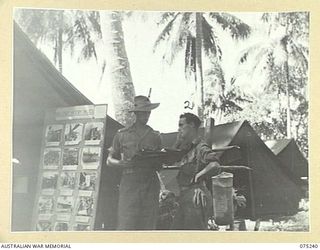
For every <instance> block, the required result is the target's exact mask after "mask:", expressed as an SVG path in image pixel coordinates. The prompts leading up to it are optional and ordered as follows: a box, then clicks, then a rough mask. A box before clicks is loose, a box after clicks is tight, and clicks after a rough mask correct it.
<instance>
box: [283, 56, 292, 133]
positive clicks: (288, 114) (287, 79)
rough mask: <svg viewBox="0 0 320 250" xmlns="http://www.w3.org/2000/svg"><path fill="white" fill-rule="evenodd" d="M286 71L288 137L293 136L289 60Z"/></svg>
mask: <svg viewBox="0 0 320 250" xmlns="http://www.w3.org/2000/svg"><path fill="white" fill-rule="evenodd" d="M284 71H285V75H286V99H287V100H286V102H287V103H286V104H287V105H286V106H287V107H286V109H287V138H288V139H290V138H291V113H290V79H289V67H288V60H286V62H285V63H284Z"/></svg>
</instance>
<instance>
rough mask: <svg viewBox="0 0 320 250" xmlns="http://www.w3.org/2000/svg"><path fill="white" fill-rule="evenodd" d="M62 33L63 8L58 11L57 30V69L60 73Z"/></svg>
mask: <svg viewBox="0 0 320 250" xmlns="http://www.w3.org/2000/svg"><path fill="white" fill-rule="evenodd" d="M62 33H63V10H61V11H60V12H59V30H58V44H57V49H58V64H59V71H60V73H62V47H63V41H62Z"/></svg>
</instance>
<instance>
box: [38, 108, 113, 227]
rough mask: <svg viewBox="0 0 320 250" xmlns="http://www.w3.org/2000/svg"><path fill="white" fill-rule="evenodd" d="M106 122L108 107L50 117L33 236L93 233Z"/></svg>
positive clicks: (55, 112)
mask: <svg viewBox="0 0 320 250" xmlns="http://www.w3.org/2000/svg"><path fill="white" fill-rule="evenodd" d="M106 120H107V105H85V106H74V107H68V108H58V109H56V110H51V111H48V112H47V114H46V118H45V124H44V125H45V126H44V131H43V137H42V138H43V141H42V149H41V159H40V167H39V176H38V185H37V194H36V201H35V205H34V216H33V225H34V230H36V231H89V230H93V228H94V221H95V215H96V210H97V202H98V193H99V183H100V173H101V166H102V161H103V160H104V150H103V147H104V140H105V129H106Z"/></svg>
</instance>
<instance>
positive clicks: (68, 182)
mask: <svg viewBox="0 0 320 250" xmlns="http://www.w3.org/2000/svg"><path fill="white" fill-rule="evenodd" d="M76 181H77V173H76V172H70V171H63V172H61V174H60V194H61V195H73V191H74V190H75V189H76Z"/></svg>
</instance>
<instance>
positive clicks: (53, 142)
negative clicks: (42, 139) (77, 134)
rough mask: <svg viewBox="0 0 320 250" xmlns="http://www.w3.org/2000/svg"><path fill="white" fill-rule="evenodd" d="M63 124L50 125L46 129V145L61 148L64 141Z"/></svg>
mask: <svg viewBox="0 0 320 250" xmlns="http://www.w3.org/2000/svg"><path fill="white" fill-rule="evenodd" d="M62 130H63V125H62V124H50V125H48V126H47V128H46V145H47V146H59V145H60V142H61V139H62Z"/></svg>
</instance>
